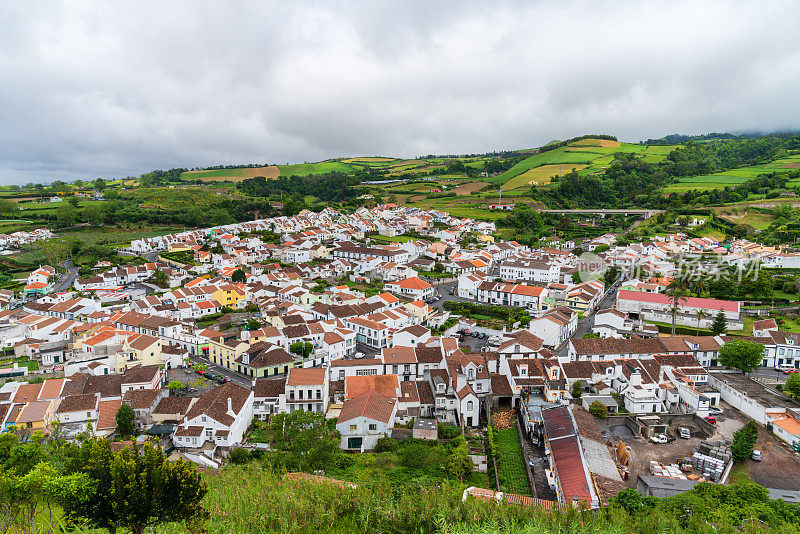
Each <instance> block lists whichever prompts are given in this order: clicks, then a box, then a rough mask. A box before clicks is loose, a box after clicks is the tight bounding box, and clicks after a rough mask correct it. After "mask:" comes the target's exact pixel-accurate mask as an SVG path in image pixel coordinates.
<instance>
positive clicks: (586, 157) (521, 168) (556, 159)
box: [487, 147, 598, 184]
mask: <svg viewBox="0 0 800 534" xmlns="http://www.w3.org/2000/svg"><path fill="white" fill-rule="evenodd" d="M567 148H569V147H561V148H556V149H554V150H549V151H547V152H542V153H540V154H534V155H533V156H531V157H529V158H526V159H524V160H522V161H520V162H519V163H517V164H516V165H514V166H513V167H511V168H510V169H508V170H507V171H506V172H504V173H502V174H498V175H497V176H492V177H491V178H488V180H487V181H489V182H492V183H494V184H504V183H506V182H508V181H509V180H511V179H512V178H514V177H516V176H519V175H520V174H523V173H524V172H527V171H529V170H531V169H533V168H536V167H541V166H542V165H555V164H577V165H580V164H587V163H590V162H592V161H593V160H594V159H596V158H597V157H598V155H597V154H594V153H591V152H567V150H566V149H567Z"/></svg>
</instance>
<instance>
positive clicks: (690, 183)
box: [664, 155, 800, 194]
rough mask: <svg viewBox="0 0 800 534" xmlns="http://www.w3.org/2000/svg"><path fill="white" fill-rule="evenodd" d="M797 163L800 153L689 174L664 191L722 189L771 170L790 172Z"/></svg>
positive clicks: (798, 164) (799, 159) (794, 182)
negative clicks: (756, 163) (719, 169)
mask: <svg viewBox="0 0 800 534" xmlns="http://www.w3.org/2000/svg"><path fill="white" fill-rule="evenodd" d="M795 165H797V166H798V167H800V155H794V156H788V157H785V158H781V159H777V160H775V161H771V162H769V163H765V164H763V165H752V166H749V167H740V168H738V169H731V170H728V171H723V172H719V173H716V174H710V175H705V176H688V177H685V178H682V179H681V180H680V182H678V183H675V184H670V185H668V186H667V187H665V188H664V193H667V194H668V193H685V192H686V191H689V190H691V189H698V190H701V191H708V190H711V189H720V188H723V187H726V186H729V185H738V184H741V183H744V182H746V181H747V180H750V179H752V178H755V177H757V176H759V175H760V174H765V173H769V172H790V171H792V170H794V169H795ZM798 182H800V180H794V181H793V182H790V183H792V184H793V185H794V184H796V183H798Z"/></svg>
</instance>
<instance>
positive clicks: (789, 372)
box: [783, 368, 800, 375]
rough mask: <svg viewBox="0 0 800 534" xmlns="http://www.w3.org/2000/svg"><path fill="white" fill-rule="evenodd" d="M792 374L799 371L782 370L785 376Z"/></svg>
mask: <svg viewBox="0 0 800 534" xmlns="http://www.w3.org/2000/svg"><path fill="white" fill-rule="evenodd" d="M794 373H800V369H795V368H792V369H784V370H783V374H785V375H791V374H794Z"/></svg>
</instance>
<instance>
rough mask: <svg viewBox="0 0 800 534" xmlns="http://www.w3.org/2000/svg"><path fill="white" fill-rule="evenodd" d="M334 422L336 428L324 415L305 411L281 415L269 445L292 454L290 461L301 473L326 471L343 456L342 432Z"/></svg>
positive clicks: (273, 426)
mask: <svg viewBox="0 0 800 534" xmlns="http://www.w3.org/2000/svg"><path fill="white" fill-rule="evenodd" d="M331 421H332V423H334V424H329V423H328V422H327V421H326V420H325V416H324V415H323V414H321V413H317V412H307V411H305V410H297V411H294V412H292V413H288V414H287V413H279V414H278V415H276V416H274V417H273V419H272V423H270V426H269V432H270V438H271V439H270V445H271V446H272V448H273V449H275V450H278V451H283V452H285V453H289V456H288V458H287V460H288V461H291V462H293V463H294V465H295V466H296V467H297V468H298V469H300V470H301V471H306V472H308V471H311V470H314V469H325V468H327V467H330V466H331V465H332V464H333V462H334V461H335V460H336V458H338V456H339V455H340V454H342V452H341V449H340V448H339V440H340V436H339V432H338V431H337V430H336V427H335V426H334V425H335V420H331Z"/></svg>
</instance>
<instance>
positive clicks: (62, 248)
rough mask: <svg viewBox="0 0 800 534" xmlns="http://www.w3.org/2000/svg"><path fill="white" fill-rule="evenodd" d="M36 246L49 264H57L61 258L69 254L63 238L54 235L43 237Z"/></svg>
mask: <svg viewBox="0 0 800 534" xmlns="http://www.w3.org/2000/svg"><path fill="white" fill-rule="evenodd" d="M36 248H37V249H39V250H41V251H42V253H44V256H45V258H47V263H48V264H50V265H53V266H55V265H58V264H59V263H61V261H62V260H63V259H65V258H66V257H68V256H69V247H68V246H67V243H66V242H65V241H64V240H63V239H57V238H55V237H53V238H50V239H43V240H42V241H39V242H38V243H37V244H36Z"/></svg>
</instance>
